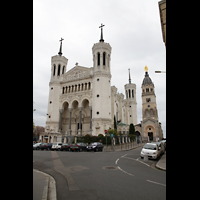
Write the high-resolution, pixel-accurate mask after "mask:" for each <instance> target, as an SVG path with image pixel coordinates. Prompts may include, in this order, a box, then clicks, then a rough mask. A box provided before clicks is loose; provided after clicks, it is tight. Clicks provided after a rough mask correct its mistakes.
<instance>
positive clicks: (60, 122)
mask: <svg viewBox="0 0 200 200" xmlns="http://www.w3.org/2000/svg"><path fill="white" fill-rule="evenodd" d="M63 110H64V109H63V108H62V109H60V110H59V111H60V121H59V130H58V132H60V133H61V132H62V130H61V129H62V112H63Z"/></svg>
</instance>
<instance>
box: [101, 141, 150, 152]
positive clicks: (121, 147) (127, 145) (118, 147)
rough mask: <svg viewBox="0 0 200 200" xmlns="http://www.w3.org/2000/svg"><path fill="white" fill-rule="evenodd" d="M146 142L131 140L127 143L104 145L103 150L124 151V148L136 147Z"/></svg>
mask: <svg viewBox="0 0 200 200" xmlns="http://www.w3.org/2000/svg"><path fill="white" fill-rule="evenodd" d="M145 143H146V142H145V141H141V142H138V141H136V140H135V141H132V142H127V143H121V144H115V145H106V144H105V145H104V148H103V151H104V152H107V151H124V150H130V149H133V148H136V147H140V146H143V145H144V144H145Z"/></svg>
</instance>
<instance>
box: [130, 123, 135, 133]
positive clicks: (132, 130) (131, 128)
mask: <svg viewBox="0 0 200 200" xmlns="http://www.w3.org/2000/svg"><path fill="white" fill-rule="evenodd" d="M129 135H135V126H134V125H133V124H132V123H131V124H130V126H129Z"/></svg>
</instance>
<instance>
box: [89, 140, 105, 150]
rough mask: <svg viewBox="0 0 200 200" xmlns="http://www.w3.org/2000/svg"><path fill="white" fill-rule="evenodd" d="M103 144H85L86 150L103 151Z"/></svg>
mask: <svg viewBox="0 0 200 200" xmlns="http://www.w3.org/2000/svg"><path fill="white" fill-rule="evenodd" d="M103 147H104V146H103V144H102V143H100V142H94V143H91V144H89V145H87V147H86V148H87V151H103Z"/></svg>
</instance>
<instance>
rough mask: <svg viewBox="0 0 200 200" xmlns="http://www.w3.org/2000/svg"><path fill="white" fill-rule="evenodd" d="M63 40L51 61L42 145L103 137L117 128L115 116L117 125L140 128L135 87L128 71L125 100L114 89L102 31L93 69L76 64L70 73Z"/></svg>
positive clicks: (108, 46) (93, 53)
mask: <svg viewBox="0 0 200 200" xmlns="http://www.w3.org/2000/svg"><path fill="white" fill-rule="evenodd" d="M62 40H63V39H62V38H61V40H60V41H61V44H60V51H59V52H58V55H55V56H52V58H51V78H50V82H49V99H48V109H47V120H46V128H45V132H44V133H43V134H41V138H40V139H41V141H42V138H45V140H43V142H56V141H57V142H59V141H64V142H65V141H66V142H70V141H71V139H70V138H72V137H74V136H84V135H86V134H90V135H94V136H97V135H99V134H103V135H104V131H105V130H107V129H109V128H112V129H113V128H114V116H115V117H116V120H117V121H118V122H124V123H126V124H130V123H133V124H137V102H136V85H135V84H133V83H131V79H130V71H129V83H128V84H126V85H125V86H124V87H125V94H126V98H125V99H124V95H123V94H122V93H118V92H117V88H116V87H115V86H111V77H112V75H111V51H112V47H111V46H110V44H109V43H106V42H104V39H103V30H102V27H101V38H100V40H99V42H98V43H95V44H94V45H93V47H92V57H93V67H90V68H88V67H84V66H80V65H79V64H78V63H76V64H75V66H74V67H73V68H72V69H70V70H69V71H67V63H68V59H67V58H66V57H65V56H62ZM122 131H123V130H122ZM42 136H43V137H42Z"/></svg>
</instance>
